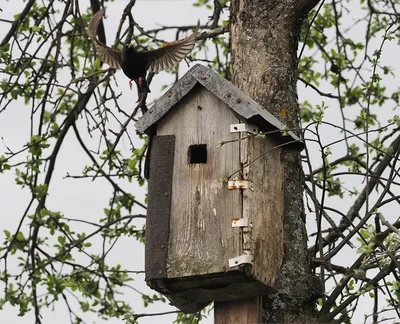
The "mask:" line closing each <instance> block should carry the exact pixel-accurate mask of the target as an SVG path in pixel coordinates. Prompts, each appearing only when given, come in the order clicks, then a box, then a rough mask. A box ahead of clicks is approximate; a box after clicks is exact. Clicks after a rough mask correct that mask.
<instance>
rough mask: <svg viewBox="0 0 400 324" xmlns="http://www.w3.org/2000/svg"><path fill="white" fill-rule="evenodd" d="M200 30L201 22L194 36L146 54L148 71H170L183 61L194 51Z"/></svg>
mask: <svg viewBox="0 0 400 324" xmlns="http://www.w3.org/2000/svg"><path fill="white" fill-rule="evenodd" d="M199 28H200V21H198V22H197V27H196V29H195V31H194V32H193V34H192V35H190V36H188V37H186V38H183V39H180V40H178V41H176V42H172V43H168V44H167V45H165V46H163V47H160V48H158V49H156V50H153V51H148V52H145V54H146V55H147V56H148V62H149V64H148V66H147V70H148V71H149V72H155V73H157V72H160V71H163V70H166V69H169V68H171V67H173V66H174V65H176V64H178V63H179V62H180V61H182V59H183V58H184V57H185V56H186V55H188V54H189V53H190V52H191V51H192V49H193V47H194V44H195V41H196V36H197V32H198V31H199Z"/></svg>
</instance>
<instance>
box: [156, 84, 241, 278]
mask: <svg viewBox="0 0 400 324" xmlns="http://www.w3.org/2000/svg"><path fill="white" fill-rule="evenodd" d="M237 122H238V119H237V118H236V117H235V115H234V114H233V113H232V111H231V110H230V108H229V107H228V106H227V105H226V104H224V103H223V102H222V101H220V100H219V99H218V98H216V97H215V96H213V95H212V94H211V93H210V92H209V91H208V90H206V89H204V88H203V87H201V86H198V87H196V88H195V89H194V90H193V91H192V92H191V93H190V95H188V96H186V97H185V98H184V99H182V100H181V101H180V102H179V103H178V104H177V106H176V107H175V108H174V110H173V111H172V112H170V113H169V114H168V115H167V116H166V117H165V118H164V119H163V120H162V121H161V122H160V123H159V124H158V128H157V134H158V135H167V134H175V139H176V142H175V164H174V172H173V187H172V191H173V192H174V196H173V198H172V204H171V223H170V245H169V249H168V266H167V267H168V268H167V272H168V278H179V277H186V276H193V275H202V274H210V273H218V272H225V271H228V270H229V267H228V260H229V259H230V258H233V257H236V256H238V255H239V253H240V242H241V237H240V230H239V229H238V228H232V225H231V219H232V218H239V217H241V210H242V200H241V196H240V192H239V190H227V188H226V184H223V183H221V182H219V181H218V180H219V178H220V177H221V176H225V177H227V176H229V175H230V174H232V173H233V172H235V171H236V170H239V169H240V163H239V143H238V142H233V143H229V144H226V145H223V146H222V147H221V148H217V146H218V142H219V141H221V140H226V139H229V138H237V139H238V135H237V134H232V136H231V134H230V133H229V125H230V124H233V123H237ZM196 144H206V147H207V163H205V164H190V163H189V159H188V150H189V146H190V145H196Z"/></svg>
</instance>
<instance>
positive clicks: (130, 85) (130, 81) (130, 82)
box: [129, 80, 132, 90]
mask: <svg viewBox="0 0 400 324" xmlns="http://www.w3.org/2000/svg"><path fill="white" fill-rule="evenodd" d="M129 88H130V89H131V90H132V80H129Z"/></svg>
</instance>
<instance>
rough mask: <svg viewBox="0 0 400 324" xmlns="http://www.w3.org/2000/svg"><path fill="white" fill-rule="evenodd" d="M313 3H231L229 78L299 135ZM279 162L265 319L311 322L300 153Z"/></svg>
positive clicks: (246, 0) (312, 291)
mask: <svg viewBox="0 0 400 324" xmlns="http://www.w3.org/2000/svg"><path fill="white" fill-rule="evenodd" d="M317 2H318V1H316V0H302V1H301V0H300V1H299V0H286V1H282V0H281V1H265V0H232V4H231V54H232V82H233V83H234V84H235V85H236V86H237V87H238V88H240V89H241V90H242V91H244V92H246V93H247V94H248V95H249V96H250V97H252V98H253V99H254V100H255V101H257V102H258V103H260V104H261V105H262V106H263V107H265V108H267V109H268V110H269V111H270V112H271V113H272V114H273V115H274V116H275V117H277V118H279V119H280V120H281V121H282V122H283V123H284V124H287V125H288V127H289V128H291V129H292V130H294V131H295V133H299V108H298V104H297V92H296V83H297V55H296V51H297V45H298V37H299V31H300V26H301V23H302V20H303V18H304V17H305V15H306V14H307V13H308V12H309V10H310V9H311V8H312V7H313V6H314V5H315V4H316V3H317ZM283 163H284V168H285V211H284V219H283V222H284V239H285V243H284V264H283V266H282V269H281V274H280V277H279V278H278V280H277V282H276V284H275V288H276V289H277V291H278V292H277V293H276V294H274V295H269V296H264V298H263V322H264V323H271V322H285V323H289V322H292V323H305V322H308V323H309V322H312V321H313V320H314V318H315V314H314V312H313V311H314V306H315V299H316V297H317V296H318V294H316V293H315V291H316V290H317V291H318V292H319V293H320V291H319V290H320V288H319V287H318V286H319V285H318V280H316V278H315V277H314V276H312V275H311V272H310V264H309V257H308V252H307V233H306V229H305V219H304V210H303V202H302V197H303V195H302V169H301V161H300V154H299V153H293V152H289V151H287V152H286V153H285V158H284V160H283ZM271 176H273V175H271ZM314 282H316V283H317V284H316V288H314V287H315V284H313V283H314Z"/></svg>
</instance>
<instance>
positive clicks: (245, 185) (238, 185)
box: [228, 180, 251, 190]
mask: <svg viewBox="0 0 400 324" xmlns="http://www.w3.org/2000/svg"><path fill="white" fill-rule="evenodd" d="M249 182H250V181H249V180H229V181H228V189H229V190H231V189H249V188H250V186H249ZM250 189H251V188H250Z"/></svg>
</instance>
